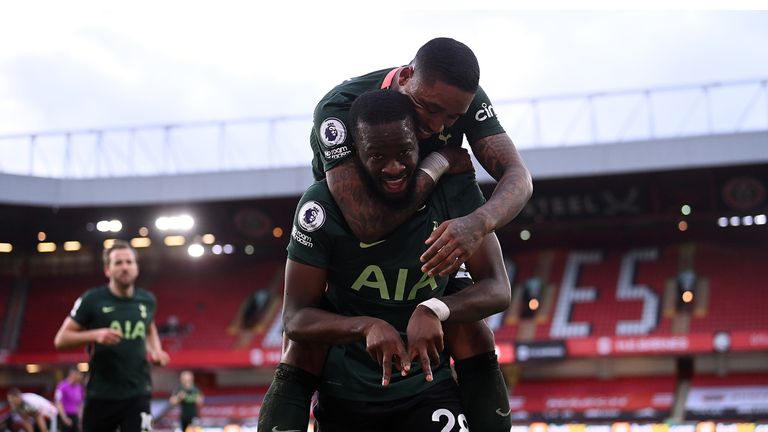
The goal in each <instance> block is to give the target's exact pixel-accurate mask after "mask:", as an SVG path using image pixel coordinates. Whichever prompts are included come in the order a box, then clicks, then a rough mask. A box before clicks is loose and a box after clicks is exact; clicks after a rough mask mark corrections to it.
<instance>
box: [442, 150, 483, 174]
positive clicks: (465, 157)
mask: <svg viewBox="0 0 768 432" xmlns="http://www.w3.org/2000/svg"><path fill="white" fill-rule="evenodd" d="M436 151H437V152H439V153H440V154H442V155H443V156H445V158H446V159H448V171H446V174H458V173H463V172H467V171H472V170H474V169H475V166H474V165H472V158H470V157H469V152H468V151H467V149H465V148H464V147H459V146H445V147H442V148H440V149H438V150H436Z"/></svg>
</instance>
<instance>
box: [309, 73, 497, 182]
mask: <svg viewBox="0 0 768 432" xmlns="http://www.w3.org/2000/svg"><path fill="white" fill-rule="evenodd" d="M392 70H393V69H383V70H380V71H376V72H371V73H369V74H367V75H363V76H359V77H356V78H351V79H348V80H346V81H344V82H343V83H341V84H339V85H338V86H336V87H334V88H333V90H331V91H330V92H329V93H328V94H326V95H325V96H324V97H323V98H322V99H321V100H320V102H319V103H318V104H317V106H316V107H315V112H314V116H313V125H312V133H311V135H310V138H309V142H310V144H311V146H312V153H313V154H314V157H313V160H312V173H313V174H314V176H315V179H316V180H320V179H323V178H325V172H326V171H328V170H329V169H331V168H333V167H334V166H336V165H337V164H339V163H340V162H341V161H343V160H344V159H346V158H348V157H349V156H350V155H351V154H352V151H353V150H352V149H353V146H352V137H351V136H350V134H349V127H348V114H349V107H350V106H351V105H352V102H354V101H355V99H357V97H358V96H360V95H361V94H363V93H365V92H368V91H371V90H376V89H380V88H382V84H383V83H384V79H385V78H386V76H387V74H388V73H389V72H390V71H392ZM503 132H504V128H503V127H502V126H501V123H499V120H498V118H497V117H496V112H495V111H494V109H493V105H491V101H490V99H489V98H488V95H486V94H485V91H483V89H482V88H480V87H478V89H477V93H475V98H474V99H473V100H472V103H471V104H470V105H469V109H468V110H467V113H466V114H464V115H462V116H461V117H459V119H458V120H457V121H456V123H454V124H453V126H451V127H450V128H447V129H445V130H444V131H443V132H442V133H440V134H439V135H434V136H432V137H430V138H429V139H427V140H425V141H421V142H420V144H419V146H420V150H421V154H422V156H423V155H426V154H427V153H429V152H431V151H433V150H435V149H437V148H440V147H442V146H444V145H446V144H450V145H455V146H461V144H462V141H463V139H464V136H466V137H467V140H468V141H469V142H475V141H477V140H479V139H480V138H485V137H488V136H491V135H496V134H500V133H503Z"/></svg>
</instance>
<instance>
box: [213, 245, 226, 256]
mask: <svg viewBox="0 0 768 432" xmlns="http://www.w3.org/2000/svg"><path fill="white" fill-rule="evenodd" d="M223 250H224V248H222V247H221V245H213V247H212V248H211V252H213V254H214V255H221V252H222V251H223Z"/></svg>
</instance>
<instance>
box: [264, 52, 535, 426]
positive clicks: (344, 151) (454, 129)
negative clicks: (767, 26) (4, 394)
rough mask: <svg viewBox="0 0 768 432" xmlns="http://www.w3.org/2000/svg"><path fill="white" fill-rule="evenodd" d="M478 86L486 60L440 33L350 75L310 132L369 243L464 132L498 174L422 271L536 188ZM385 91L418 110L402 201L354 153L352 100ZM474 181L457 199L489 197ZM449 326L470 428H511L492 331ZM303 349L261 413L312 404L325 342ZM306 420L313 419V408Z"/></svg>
mask: <svg viewBox="0 0 768 432" xmlns="http://www.w3.org/2000/svg"><path fill="white" fill-rule="evenodd" d="M478 83H479V65H478V63H477V59H476V57H475V56H474V54H473V53H472V51H471V50H470V49H469V48H468V47H467V46H466V45H464V44H462V43H460V42H458V41H455V40H453V39H449V38H437V39H433V40H431V41H429V42H428V43H426V44H425V45H424V46H422V47H421V48H420V49H419V51H418V53H417V54H416V57H415V58H414V59H413V61H412V62H411V63H410V64H409V65H406V66H403V67H399V68H390V69H385V70H380V71H377V72H372V73H370V74H367V75H363V76H360V77H357V78H352V79H350V80H347V81H345V82H344V83H342V84H340V85H339V86H337V87H336V88H334V89H333V90H331V91H330V92H329V93H328V94H327V95H326V96H325V97H324V98H323V99H322V100H321V101H320V103H319V104H318V105H317V107H316V109H315V114H314V127H313V130H312V134H311V136H310V142H311V145H312V148H313V151H314V154H315V157H314V161H313V172H314V174H315V178H316V179H318V180H319V179H322V178H326V177H327V184H328V188H329V190H330V191H331V195H332V196H333V199H334V201H335V202H336V203H337V205H338V207H339V209H340V211H341V213H342V214H343V216H344V219H345V221H346V222H347V224H348V225H349V228H350V229H351V231H352V233H353V234H354V235H355V236H356V237H357V238H358V239H360V240H362V241H364V242H367V243H368V244H373V243H375V242H377V241H381V240H382V239H384V238H386V236H387V234H388V233H390V232H392V230H393V229H395V228H396V227H397V226H399V225H400V224H402V223H403V222H404V221H406V220H407V219H408V218H410V217H411V216H412V215H413V214H414V213H415V211H416V210H417V209H418V208H419V207H421V206H422V205H423V204H424V202H425V200H426V198H427V197H428V196H429V194H430V192H431V191H432V189H433V188H434V187H435V185H436V184H437V182H438V179H439V177H440V175H441V174H442V173H443V172H444V171H445V170H446V169H447V166H448V162H447V159H446V156H447V155H446V154H445V153H442V152H444V151H445V150H444V149H447V148H451V147H452V148H460V147H461V143H462V140H463V139H464V137H466V138H467V141H468V142H469V145H470V147H472V151H473V153H474V154H475V156H476V157H477V159H478V161H480V163H481V164H482V165H483V166H484V167H485V169H486V170H487V171H488V172H489V173H490V174H491V175H492V176H493V177H494V178H495V179H496V180H497V181H499V183H498V185H497V187H496V189H495V191H494V193H493V195H492V196H491V198H490V199H489V200H488V202H486V203H485V204H483V205H481V206H479V207H477V208H476V209H474V210H473V211H472V212H471V213H469V214H466V215H464V216H461V217H457V218H453V219H450V220H447V221H445V222H443V223H441V224H440V225H439V226H438V227H437V229H436V230H435V231H434V232H433V233H432V235H431V236H430V237H429V238H428V239H427V240H426V242H427V243H428V244H429V247H428V248H427V250H426V251H425V252H424V254H423V255H422V256H421V257H420V258H421V260H422V262H423V263H424V265H423V267H422V270H423V271H425V272H427V273H428V274H429V275H430V276H434V275H440V276H444V275H447V274H450V273H452V272H454V271H456V270H457V269H458V268H459V266H460V264H461V263H463V262H464V261H466V260H467V258H468V257H469V256H471V255H472V253H473V252H474V251H475V250H476V249H477V248H478V246H479V245H480V244H481V242H482V241H483V238H484V236H485V234H486V233H490V232H493V231H494V230H495V229H497V228H499V227H501V226H504V225H505V224H507V223H508V222H509V221H510V220H512V219H513V218H514V217H515V216H516V215H517V214H518V213H519V212H520V210H522V208H523V206H524V205H525V203H526V202H527V200H528V199H529V198H530V196H531V193H532V185H531V178H530V174H529V173H528V170H527V169H526V168H525V166H524V164H523V162H522V160H521V159H520V156H519V154H518V153H517V150H516V149H515V146H514V144H513V143H512V140H511V139H510V138H509V136H507V134H506V133H505V132H504V129H503V128H502V127H501V124H500V123H499V121H498V119H497V117H496V114H495V112H494V110H493V106H492V105H491V102H490V100H489V99H488V97H487V96H486V94H485V92H484V91H483V90H482V88H480V87H479V85H478ZM379 88H389V89H392V90H395V91H397V92H400V93H402V94H404V95H406V96H408V98H409V99H410V101H411V102H412V104H413V106H414V108H415V109H416V113H417V116H416V120H417V124H416V136H417V138H418V139H419V141H420V143H419V144H420V156H421V157H422V158H423V160H422V162H421V164H420V168H421V169H420V170H418V171H416V173H415V174H414V187H413V194H412V197H411V198H410V199H409V200H406V201H405V202H403V203H400V205H398V206H396V207H393V206H391V205H389V204H387V203H384V202H381V200H380V199H379V198H378V197H376V196H375V195H374V194H372V193H371V192H370V191H369V189H368V187H367V185H366V182H365V180H364V176H362V175H361V174H360V171H359V169H358V167H357V166H356V162H355V158H354V157H353V149H354V137H353V136H352V135H351V134H350V133H349V132H348V130H347V125H348V124H349V120H348V111H349V107H350V105H351V104H352V102H353V101H354V100H355V99H356V98H357V97H358V96H359V95H360V94H362V93H364V92H367V91H370V90H373V89H379ZM435 150H437V151H435ZM430 152H432V153H430ZM438 152H441V153H442V154H439V153H438ZM468 186H471V187H470V189H468V191H467V195H465V196H462V197H461V198H459V199H457V200H456V201H460V200H462V199H477V197H480V198H481V197H482V194H481V192H480V190H479V188H478V187H477V185H476V183H474V182H472V184H468ZM451 205H454V203H451ZM456 205H460V204H456ZM468 284H471V279H468V278H451V280H450V281H449V284H448V292H449V293H450V292H455V291H458V290H461V289H462V287H463V286H466V285H468ZM444 330H445V335H444V337H445V345H446V347H447V349H448V350H449V352H450V354H451V356H452V357H453V358H454V360H455V368H456V372H457V375H458V380H459V386H460V390H461V394H462V400H463V402H464V406H465V409H466V411H467V415H468V417H469V422H470V425H471V426H472V427H473V428H474V429H475V430H483V431H508V430H509V427H510V425H511V422H510V418H509V412H510V411H509V402H508V395H507V387H506V384H505V383H504V379H503V376H502V374H501V371H500V369H499V365H498V361H497V359H496V355H495V353H494V338H493V333H492V332H491V330H490V329H489V328H488V327H487V326H486V325H485V323H484V322H482V321H478V322H474V323H451V324H445V326H444ZM301 346H302V347H303V348H304V352H303V354H302V355H301V356H300V357H301V361H300V363H297V365H298V366H299V368H295V369H290V370H282V369H280V368H278V371H277V373H276V375H275V380H274V381H273V386H272V387H271V388H270V393H268V394H270V396H271V397H270V399H271V400H277V401H279V403H276V404H268V405H265V406H262V413H263V414H266V415H267V416H268V417H269V418H283V419H290V418H294V419H295V418H299V416H300V413H301V412H304V413H306V412H307V411H308V410H309V403H310V398H311V395H312V393H313V392H314V388H315V384H314V382H315V381H316V379H315V378H314V375H318V374H319V373H320V371H321V370H322V367H323V359H324V351H323V348H324V347H323V346H322V345H318V344H308V343H303V344H301ZM294 348H295V346H294ZM318 351H319V352H320V353H319V354H318ZM304 418H305V419H306V418H308V417H307V415H306V414H305V415H304ZM298 423H300V422H298Z"/></svg>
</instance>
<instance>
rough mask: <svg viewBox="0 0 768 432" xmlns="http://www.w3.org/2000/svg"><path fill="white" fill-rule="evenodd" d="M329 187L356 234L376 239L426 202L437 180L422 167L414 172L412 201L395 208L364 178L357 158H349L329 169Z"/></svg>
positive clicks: (364, 238) (361, 238)
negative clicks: (383, 201) (384, 200)
mask: <svg viewBox="0 0 768 432" xmlns="http://www.w3.org/2000/svg"><path fill="white" fill-rule="evenodd" d="M325 175H326V178H327V179H328V187H329V188H330V190H331V195H333V198H334V199H335V200H336V203H337V204H338V206H339V208H340V209H341V213H342V214H343V215H344V219H345V220H346V221H347V224H348V225H349V228H350V229H351V230H352V233H353V234H355V237H357V238H358V239H360V240H361V241H364V242H368V243H370V242H374V241H377V240H379V239H381V238H382V237H384V236H385V235H387V234H389V233H390V232H392V231H393V230H394V229H395V228H397V227H398V226H399V225H400V224H402V223H403V222H405V221H406V220H407V219H408V218H410V217H411V215H413V214H414V213H415V212H416V210H417V209H418V208H419V207H421V206H422V205H423V204H424V201H425V200H426V198H427V197H428V196H429V194H430V193H431V192H432V189H434V186H435V183H434V182H433V181H432V179H431V178H430V177H429V176H428V175H427V174H425V173H424V172H423V171H421V170H416V171H414V175H415V176H416V185H415V188H414V196H413V200H412V201H411V202H410V203H409V204H408V205H407V206H405V207H403V208H398V209H394V208H392V207H390V206H387V205H385V204H383V203H382V202H380V201H379V200H378V199H377V198H376V197H374V196H373V195H372V194H371V193H370V191H369V190H368V187H367V186H366V185H365V183H364V181H363V179H362V177H361V176H362V175H363V174H362V173H360V171H359V170H358V168H357V166H356V165H355V162H354V160H352V159H347V160H345V161H344V162H342V163H340V164H339V165H337V166H335V167H334V168H332V169H330V170H329V171H327V172H326V174H325Z"/></svg>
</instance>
